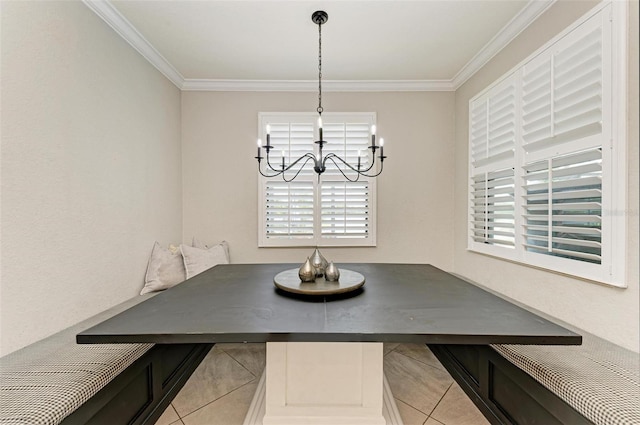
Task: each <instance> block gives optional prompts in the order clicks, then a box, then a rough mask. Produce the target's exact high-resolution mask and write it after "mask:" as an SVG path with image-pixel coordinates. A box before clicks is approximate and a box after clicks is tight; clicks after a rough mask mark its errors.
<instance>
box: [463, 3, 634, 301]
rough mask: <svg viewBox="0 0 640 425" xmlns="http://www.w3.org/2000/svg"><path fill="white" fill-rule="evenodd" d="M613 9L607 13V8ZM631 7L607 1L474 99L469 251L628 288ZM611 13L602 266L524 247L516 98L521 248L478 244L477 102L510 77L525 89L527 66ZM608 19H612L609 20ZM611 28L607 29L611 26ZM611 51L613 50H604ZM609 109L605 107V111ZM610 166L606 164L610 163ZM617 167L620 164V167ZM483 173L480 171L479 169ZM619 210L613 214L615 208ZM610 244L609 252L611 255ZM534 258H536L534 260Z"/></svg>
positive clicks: (606, 34) (517, 222)
mask: <svg viewBox="0 0 640 425" xmlns="http://www.w3.org/2000/svg"><path fill="white" fill-rule="evenodd" d="M608 7H610V9H609V10H608V11H607V10H606V9H607V8H608ZM628 7H629V5H628V4H627V2H616V1H608V2H603V3H601V4H599V5H597V6H596V7H594V8H593V9H591V10H590V11H589V12H587V13H586V14H585V15H583V16H582V17H581V18H579V19H578V20H577V21H575V22H574V23H573V24H571V25H569V26H568V27H567V28H566V29H564V30H563V31H562V32H560V33H559V34H558V35H556V36H555V37H553V38H552V39H551V40H550V41H548V42H547V43H545V44H544V45H543V46H541V47H540V48H538V49H537V50H535V51H534V52H533V53H531V54H530V55H529V56H527V58H525V59H524V60H522V61H521V62H520V63H518V64H517V65H516V66H514V67H513V68H512V69H510V70H509V71H508V72H506V73H505V74H503V75H502V76H501V77H500V78H498V79H497V80H496V81H494V82H493V83H492V84H490V85H489V86H488V87H486V88H485V89H484V90H482V91H481V92H480V93H478V94H477V95H475V96H473V97H472V98H471V99H470V100H469V117H468V129H469V135H468V142H467V146H468V149H469V152H468V174H467V176H468V180H467V195H468V209H467V214H465V216H466V217H467V218H466V223H467V251H471V252H476V253H480V254H485V255H489V256H492V257H496V258H499V259H504V260H508V261H512V262H515V263H518V264H521V265H525V266H530V267H534V268H540V269H544V270H548V271H552V272H557V273H560V274H566V275H570V276H572V277H577V278H581V279H586V280H589V281H594V282H598V283H603V284H605V285H609V286H614V287H620V288H626V287H627V284H626V261H627V258H626V254H627V246H626V245H627V241H626V239H627V238H626V217H627V214H626V208H627V199H626V190H627V185H628V183H627V165H626V163H627V143H628V142H627V97H628V81H627V77H628V76H627V72H628V70H627V68H628V58H627V54H628V46H627V44H628V39H627V37H628V31H627V29H628V15H629V14H628ZM601 12H602V13H605V14H606V13H609V21H610V22H609V25H610V30H611V31H603V41H602V43H603V45H604V46H610V48H611V50H610V52H608V53H609V54H610V55H611V58H610V60H611V61H610V63H611V69H610V74H604V75H603V81H604V80H605V79H608V80H609V82H610V84H611V86H610V90H609V92H608V93H607V92H606V90H603V94H604V97H603V100H602V104H603V105H607V106H606V107H607V108H609V112H608V114H609V117H610V118H609V119H604V117H603V120H602V122H603V128H602V136H601V140H602V143H601V145H599V146H601V148H602V164H603V165H602V166H603V168H602V173H603V174H602V192H603V199H602V228H603V229H605V228H606V229H609V230H608V231H607V232H606V233H605V232H603V235H602V246H603V250H602V263H601V264H592V263H588V262H584V261H578V260H572V259H566V258H561V257H554V256H548V255H537V254H535V253H532V252H528V251H526V250H524V249H522V248H521V247H522V242H523V238H524V236H523V232H522V230H521V228H522V225H523V222H522V214H523V212H522V211H523V202H522V200H521V199H520V198H521V196H522V189H521V182H522V178H523V174H522V167H523V166H524V165H525V161H524V149H523V146H522V136H521V123H520V122H519V120H520V117H521V114H522V112H521V101H520V95H518V99H517V100H516V108H517V115H516V121H517V125H516V136H515V140H516V148H515V155H514V161H513V164H514V167H515V168H514V169H515V179H516V188H515V190H516V196H515V198H516V199H515V207H514V209H515V227H516V229H517V230H516V234H515V249H505V248H504V247H502V246H495V245H489V244H483V243H479V242H475V241H474V240H473V238H472V235H473V224H472V222H471V221H470V219H469V211H471V208H472V207H473V197H472V195H473V193H472V191H471V182H472V180H473V177H474V167H473V164H472V158H471V155H472V151H471V131H470V129H471V123H472V122H471V118H472V117H471V105H472V103H473V102H474V101H476V100H478V99H479V98H482V97H483V96H485V95H487V94H488V93H490V92H491V90H493V89H494V88H496V87H497V86H499V85H500V84H502V83H503V82H505V81H506V80H507V79H509V78H513V77H515V78H516V81H517V84H518V85H519V86H521V84H522V83H521V78H520V77H521V73H522V69H523V67H524V66H525V65H526V64H527V63H528V62H530V61H531V60H533V59H534V58H536V57H537V56H539V55H541V54H543V53H544V52H545V51H546V50H548V49H552V48H553V47H554V46H555V45H556V43H558V41H560V40H561V39H563V38H564V37H565V36H567V35H568V34H569V33H571V32H572V31H573V30H575V29H576V28H578V27H579V26H580V25H582V24H584V23H585V22H586V21H588V20H589V19H591V18H592V17H594V16H595V15H597V14H598V13H601ZM602 19H603V20H604V19H606V15H604V16H603V18H602ZM605 28H606V27H605ZM603 50H604V51H605V52H607V48H605V49H603ZM603 110H604V108H603ZM605 163H606V165H605ZM614 165H615V166H614ZM476 172H477V170H476ZM612 209H613V210H612ZM605 246H606V252H605ZM532 257H533V258H532Z"/></svg>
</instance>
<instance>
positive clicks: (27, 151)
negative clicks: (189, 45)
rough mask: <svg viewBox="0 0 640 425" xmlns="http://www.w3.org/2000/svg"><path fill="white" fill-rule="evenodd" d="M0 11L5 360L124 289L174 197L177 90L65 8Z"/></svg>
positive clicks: (173, 225)
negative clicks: (6, 356)
mask: <svg viewBox="0 0 640 425" xmlns="http://www.w3.org/2000/svg"><path fill="white" fill-rule="evenodd" d="M1 7H2V18H1V19H2V21H1V27H2V30H1V31H2V33H1V38H2V87H1V89H2V127H1V130H2V151H1V152H2V157H1V166H2V215H1V220H2V221H1V223H0V226H1V231H2V233H1V249H2V256H1V258H2V264H1V268H0V270H1V284H0V288H1V291H2V292H1V294H0V297H1V301H0V310H1V316H0V317H1V325H0V329H1V339H0V343H1V347H0V350H1V351H0V352H1V353H2V354H6V353H8V352H11V351H13V350H16V349H18V348H20V347H22V346H24V345H26V344H29V343H31V342H33V341H36V340H38V339H40V338H43V337H45V336H47V335H49V334H51V333H54V332H56V331H58V330H60V329H63V328H65V327H67V326H69V325H71V324H74V323H76V322H78V321H80V320H82V319H84V318H86V317H88V316H91V315H93V314H95V313H97V312H99V311H101V310H104V309H106V308H108V307H110V306H112V305H114V304H116V303H118V302H120V301H122V300H125V299H127V298H131V297H132V296H134V295H136V294H137V293H138V292H139V291H140V288H141V286H142V279H143V276H144V272H145V270H146V265H147V259H148V256H149V253H150V251H151V247H152V245H153V242H154V241H155V240H156V239H157V240H159V241H160V242H162V243H169V242H175V241H179V240H180V237H181V234H182V211H181V203H182V201H181V162H180V156H181V151H180V91H179V90H178V89H177V88H176V87H175V86H174V85H172V84H171V83H170V82H169V81H168V80H167V79H166V78H165V77H164V76H162V75H161V74H160V73H159V72H158V71H157V70H156V69H155V68H153V67H152V66H151V65H150V64H149V63H148V62H147V61H146V60H145V59H143V58H142V57H141V56H140V55H139V54H138V53H137V52H136V51H135V50H133V49H132V48H131V47H130V46H129V45H128V44H127V43H126V42H125V41H124V40H123V39H122V38H120V36H118V35H117V34H116V33H115V32H114V31H113V30H112V29H111V28H109V27H108V26H107V25H106V24H105V23H104V22H103V21H102V20H101V19H100V18H98V17H97V16H96V15H95V14H94V13H93V12H92V11H91V10H89V8H87V7H86V6H85V5H84V4H82V3H81V2H79V1H77V2H76V1H74V2H68V1H66V2H33V1H25V2H5V1H3V2H1Z"/></svg>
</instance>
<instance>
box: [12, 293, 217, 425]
mask: <svg viewBox="0 0 640 425" xmlns="http://www.w3.org/2000/svg"><path fill="white" fill-rule="evenodd" d="M153 295H155V294H148V295H144V296H138V297H135V298H133V299H130V300H128V301H125V302H124V303H121V304H119V305H117V306H115V307H113V308H111V309H109V310H106V311H104V312H102V313H100V314H98V315H96V316H94V317H91V318H89V319H87V320H85V321H83V322H81V323H78V324H76V325H74V326H72V327H70V328H68V329H65V330H63V331H61V332H58V333H56V334H54V335H52V336H50V337H48V338H45V339H43V340H41V341H38V342H36V343H34V344H31V345H29V346H27V347H25V348H22V349H20V350H18V351H15V352H13V353H11V354H9V355H7V356H4V357H2V358H0V424H3V425H8V424H20V425H28V424H52V425H53V424H60V423H63V424H84V423H89V422H90V423H92V424H94V423H95V424H99V423H105V424H120V423H122V424H126V423H135V424H142V423H150V424H151V423H153V422H154V421H155V420H156V419H157V418H158V417H159V416H160V414H162V411H163V410H164V408H165V407H166V406H167V405H168V403H169V402H170V401H171V399H172V398H173V396H175V394H176V393H177V391H179V389H180V388H181V387H182V385H184V383H185V382H186V380H187V379H188V377H189V376H190V375H191V373H192V372H193V370H195V368H196V367H197V365H198V364H199V363H200V361H201V360H202V358H204V356H205V355H206V354H207V352H208V351H209V349H210V348H211V345H208V346H207V345H204V346H203V345H191V344H178V345H171V346H165V345H154V344H94V345H79V344H76V334H77V333H78V332H80V331H83V330H85V329H88V328H89V327H91V326H93V325H96V324H98V323H100V322H102V321H104V320H106V319H108V318H110V317H112V316H114V315H116V314H118V313H120V312H122V311H124V310H126V309H128V308H130V307H132V306H134V305H136V304H138V303H140V302H142V301H144V300H146V299H148V298H150V297H151V296H153Z"/></svg>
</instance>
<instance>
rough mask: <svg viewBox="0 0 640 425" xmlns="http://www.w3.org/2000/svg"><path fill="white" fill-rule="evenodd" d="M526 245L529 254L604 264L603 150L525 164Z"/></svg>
mask: <svg viewBox="0 0 640 425" xmlns="http://www.w3.org/2000/svg"><path fill="white" fill-rule="evenodd" d="M524 168H525V170H526V174H525V175H524V181H525V184H524V191H523V193H524V198H525V203H524V209H525V215H524V217H525V220H524V228H525V237H524V246H525V249H526V250H527V251H529V252H534V253H538V254H546V255H552V256H558V257H564V258H571V259H576V260H580V261H587V262H592V263H597V264H600V263H601V262H602V230H601V224H602V151H601V149H592V150H587V151H584V152H577V153H573V154H570V155H564V156H559V157H556V158H553V159H549V160H545V161H538V162H534V163H531V164H527V165H525V167H524Z"/></svg>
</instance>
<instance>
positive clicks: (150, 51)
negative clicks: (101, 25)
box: [82, 0, 184, 88]
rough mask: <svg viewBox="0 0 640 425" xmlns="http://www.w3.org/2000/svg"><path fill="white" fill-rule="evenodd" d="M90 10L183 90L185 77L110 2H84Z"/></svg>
mask: <svg viewBox="0 0 640 425" xmlns="http://www.w3.org/2000/svg"><path fill="white" fill-rule="evenodd" d="M82 2H83V3H84V4H85V5H87V7H88V8H89V9H91V10H92V11H93V12H95V14H96V15H98V16H99V17H100V18H102V20H103V21H105V22H106V23H107V25H109V26H110V27H111V28H113V29H114V30H115V32H117V33H118V34H119V35H120V37H122V38H123V39H124V40H125V41H126V42H127V43H129V44H130V45H131V47H133V48H134V49H136V50H137V51H138V53H140V54H141V55H142V56H143V57H144V58H145V59H146V60H147V61H149V63H151V65H153V66H155V67H156V68H157V69H158V71H160V72H161V73H162V74H163V75H164V76H165V77H167V78H168V79H169V81H171V82H172V83H173V84H175V85H176V87H178V88H182V85H183V83H184V77H183V76H182V74H180V72H178V70H177V69H175V68H174V67H173V65H171V64H170V63H169V61H168V60H166V59H165V58H164V56H162V55H161V54H160V52H158V51H157V50H156V49H155V47H153V46H152V45H151V43H149V42H148V41H147V39H146V38H144V37H143V36H142V34H140V33H139V32H138V30H137V29H136V28H135V27H134V26H133V25H132V24H131V22H129V21H128V20H127V18H125V17H124V16H122V14H121V13H120V12H118V10H117V9H116V8H115V7H113V5H112V4H111V3H110V2H109V1H108V0H82Z"/></svg>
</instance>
